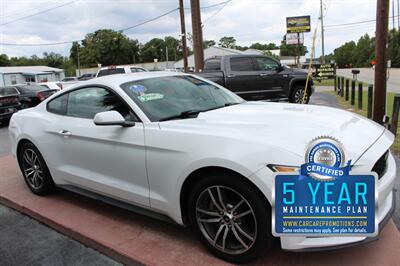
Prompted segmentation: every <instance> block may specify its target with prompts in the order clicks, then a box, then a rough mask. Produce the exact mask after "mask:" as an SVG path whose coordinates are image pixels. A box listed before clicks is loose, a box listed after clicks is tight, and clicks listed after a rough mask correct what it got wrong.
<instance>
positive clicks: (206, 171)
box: [179, 166, 271, 225]
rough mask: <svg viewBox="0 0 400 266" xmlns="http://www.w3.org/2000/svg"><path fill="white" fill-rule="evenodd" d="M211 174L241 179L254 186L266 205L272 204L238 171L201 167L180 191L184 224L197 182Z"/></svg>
mask: <svg viewBox="0 0 400 266" xmlns="http://www.w3.org/2000/svg"><path fill="white" fill-rule="evenodd" d="M211 173H224V174H231V175H232V177H233V178H237V179H241V180H242V181H244V182H246V183H247V184H249V185H250V186H252V187H253V188H254V189H255V190H256V191H257V192H258V193H259V195H260V196H261V197H262V198H263V200H264V201H265V203H266V204H268V205H270V206H271V204H270V202H269V201H268V199H267V197H266V196H265V195H264V193H263V192H262V191H261V189H260V188H259V187H258V186H257V185H256V184H255V183H254V182H252V181H251V180H250V179H249V178H246V177H245V176H244V175H242V174H240V173H238V172H237V171H234V170H232V169H229V168H226V167H221V166H205V167H201V168H199V169H196V170H194V171H193V172H191V173H190V174H189V175H188V176H187V178H186V179H185V181H184V182H183V184H182V186H181V190H180V194H179V195H180V199H179V203H180V211H181V217H182V221H183V224H185V225H186V224H187V222H188V220H187V219H188V214H187V208H186V205H187V202H188V199H189V195H190V192H191V190H192V188H193V186H194V184H196V182H198V181H199V179H201V178H202V177H204V176H207V175H210V174H211Z"/></svg>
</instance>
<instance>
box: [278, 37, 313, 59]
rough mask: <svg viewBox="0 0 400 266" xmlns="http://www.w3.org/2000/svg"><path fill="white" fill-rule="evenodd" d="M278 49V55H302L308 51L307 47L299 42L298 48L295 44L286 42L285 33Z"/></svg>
mask: <svg viewBox="0 0 400 266" xmlns="http://www.w3.org/2000/svg"><path fill="white" fill-rule="evenodd" d="M279 49H280V56H297V55H300V56H304V55H306V53H308V51H307V47H305V46H304V45H303V44H300V45H299V47H298V48H297V45H296V44H289V45H288V44H286V35H285V36H283V40H282V42H281V46H280V47H279Z"/></svg>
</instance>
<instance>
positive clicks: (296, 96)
mask: <svg viewBox="0 0 400 266" xmlns="http://www.w3.org/2000/svg"><path fill="white" fill-rule="evenodd" d="M309 101H310V94H309V92H307V95H306V97H304V85H298V86H296V87H294V88H293V90H292V93H291V94H290V97H289V102H291V103H298V104H308V102H309Z"/></svg>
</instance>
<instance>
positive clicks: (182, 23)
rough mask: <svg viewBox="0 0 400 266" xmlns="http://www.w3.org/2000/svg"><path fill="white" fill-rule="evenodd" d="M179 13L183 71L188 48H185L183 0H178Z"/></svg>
mask: <svg viewBox="0 0 400 266" xmlns="http://www.w3.org/2000/svg"><path fill="white" fill-rule="evenodd" d="M179 13H180V15H181V35H182V49H183V51H182V52H183V69H184V71H185V72H188V50H187V43H186V26H185V8H184V7H183V0H179Z"/></svg>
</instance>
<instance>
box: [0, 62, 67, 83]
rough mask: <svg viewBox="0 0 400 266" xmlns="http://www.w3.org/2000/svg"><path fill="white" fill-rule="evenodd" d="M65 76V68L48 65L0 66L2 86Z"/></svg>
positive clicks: (54, 79)
mask: <svg viewBox="0 0 400 266" xmlns="http://www.w3.org/2000/svg"><path fill="white" fill-rule="evenodd" d="M64 77H65V72H64V70H63V69H59V68H54V67H47V66H16V67H0V86H8V85H13V84H21V83H26V82H48V81H60V80H62V79H63V78H64Z"/></svg>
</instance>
